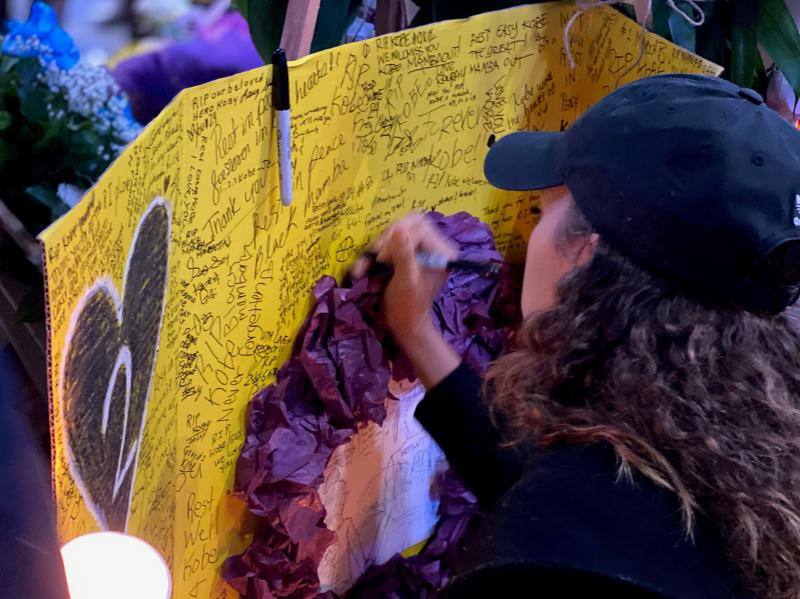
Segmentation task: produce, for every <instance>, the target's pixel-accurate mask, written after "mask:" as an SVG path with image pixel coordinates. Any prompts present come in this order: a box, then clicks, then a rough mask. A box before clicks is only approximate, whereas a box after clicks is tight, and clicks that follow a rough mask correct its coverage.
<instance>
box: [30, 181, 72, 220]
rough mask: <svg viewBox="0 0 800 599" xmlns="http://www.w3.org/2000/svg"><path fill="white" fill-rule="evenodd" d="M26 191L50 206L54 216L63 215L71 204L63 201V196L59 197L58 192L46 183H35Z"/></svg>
mask: <svg viewBox="0 0 800 599" xmlns="http://www.w3.org/2000/svg"><path fill="white" fill-rule="evenodd" d="M25 193H27V194H28V195H29V196H31V197H32V198H35V199H36V200H38V201H39V202H41V203H42V204H44V205H45V206H47V207H48V208H50V212H52V214H53V218H58V217H59V216H63V215H64V214H66V213H67V211H68V210H69V206H67V205H66V204H65V203H64V202H62V201H61V198H59V197H58V194H57V193H56V192H55V191H53V190H52V189H50V188H49V187H46V186H44V185H33V186H31V187H28V188H27V189H26V190H25Z"/></svg>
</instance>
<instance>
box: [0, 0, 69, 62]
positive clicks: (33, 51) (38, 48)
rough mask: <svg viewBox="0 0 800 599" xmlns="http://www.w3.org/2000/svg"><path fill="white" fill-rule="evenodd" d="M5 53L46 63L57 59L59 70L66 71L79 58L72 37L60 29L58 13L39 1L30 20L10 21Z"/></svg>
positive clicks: (4, 46)
mask: <svg viewBox="0 0 800 599" xmlns="http://www.w3.org/2000/svg"><path fill="white" fill-rule="evenodd" d="M37 41H38V42H39V43H36V42H37ZM2 52H3V54H8V55H9V56H19V57H32V56H39V57H41V58H42V59H44V60H54V61H55V63H56V64H57V65H58V68H60V69H63V70H65V71H66V70H69V69H71V68H72V67H74V66H75V63H77V62H78V59H79V58H80V54H79V53H78V49H77V48H76V47H75V43H74V42H73V41H72V38H71V37H70V36H69V34H68V33H67V32H66V31H64V30H63V29H61V27H59V26H58V19H57V18H56V13H55V11H54V10H53V9H52V7H51V6H49V5H48V4H45V3H44V2H38V1H37V2H34V3H33V6H31V14H30V16H29V17H28V20H27V21H25V22H22V21H9V22H8V35H7V36H6V39H5V41H4V42H3V48H2Z"/></svg>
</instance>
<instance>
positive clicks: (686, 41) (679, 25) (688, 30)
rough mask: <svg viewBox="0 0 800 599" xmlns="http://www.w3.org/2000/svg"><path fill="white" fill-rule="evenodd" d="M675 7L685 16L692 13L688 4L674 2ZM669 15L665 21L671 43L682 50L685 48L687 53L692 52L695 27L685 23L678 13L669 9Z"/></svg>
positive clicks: (694, 40) (684, 19) (692, 10)
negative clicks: (667, 25)
mask: <svg viewBox="0 0 800 599" xmlns="http://www.w3.org/2000/svg"><path fill="white" fill-rule="evenodd" d="M675 5H676V6H677V7H678V8H680V9H681V10H682V11H683V12H685V13H686V14H687V15H692V14H693V12H694V9H693V8H692V6H691V5H690V4H689V3H688V2H676V3H675ZM670 13H671V14H670V15H669V18H668V19H667V21H668V24H669V32H670V35H671V36H672V41H673V42H675V43H676V44H678V45H679V46H681V47H682V48H686V49H687V50H689V52H694V51H695V42H696V39H697V38H696V32H695V26H694V25H692V24H691V23H690V22H689V21H687V20H686V18H685V17H684V16H683V15H681V14H680V13H679V12H678V11H676V10H674V9H671V10H670Z"/></svg>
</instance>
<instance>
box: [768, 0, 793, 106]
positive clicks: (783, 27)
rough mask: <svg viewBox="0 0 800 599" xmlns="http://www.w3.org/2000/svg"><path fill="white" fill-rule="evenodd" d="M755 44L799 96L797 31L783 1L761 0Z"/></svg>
mask: <svg viewBox="0 0 800 599" xmlns="http://www.w3.org/2000/svg"><path fill="white" fill-rule="evenodd" d="M758 43H759V44H761V45H762V46H763V47H764V50H766V51H767V53H768V54H769V55H770V56H771V57H772V60H774V61H775V64H776V65H777V66H778V68H779V69H780V70H781V71H782V72H783V74H784V75H786V79H787V80H788V81H789V85H791V86H792V89H793V90H794V93H795V96H800V31H798V30H797V24H796V23H795V22H794V18H793V17H792V14H791V13H790V12H789V9H788V8H787V7H786V4H785V2H784V0H763V1H762V3H761V9H760V11H759V14H758Z"/></svg>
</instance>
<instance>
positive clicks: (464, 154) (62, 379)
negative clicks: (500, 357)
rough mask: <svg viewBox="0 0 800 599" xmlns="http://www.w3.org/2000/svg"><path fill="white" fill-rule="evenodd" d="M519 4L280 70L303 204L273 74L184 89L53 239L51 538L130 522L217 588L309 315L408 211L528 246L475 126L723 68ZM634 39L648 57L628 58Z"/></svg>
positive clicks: (605, 16)
mask: <svg viewBox="0 0 800 599" xmlns="http://www.w3.org/2000/svg"><path fill="white" fill-rule="evenodd" d="M573 10H574V9H573V8H572V6H571V5H569V4H564V3H554V4H544V5H536V6H526V7H520V8H516V9H510V10H507V11H502V12H498V13H491V14H485V15H480V16H477V17H473V18H471V19H468V20H464V21H453V22H447V23H441V24H436V25H433V26H429V27H423V28H419V29H414V30H409V31H405V32H400V33H397V34H393V35H389V36H385V37H381V38H376V39H371V40H367V41H364V42H359V43H356V44H350V45H346V46H342V47H338V48H334V49H332V50H329V51H325V52H321V53H318V54H314V55H312V56H309V57H307V58H305V59H302V60H299V61H296V62H294V63H292V64H291V65H290V80H291V93H292V98H291V99H292V128H293V129H292V131H293V144H292V157H293V162H294V190H295V192H294V196H295V201H294V203H293V204H292V205H291V206H289V207H284V206H282V205H281V203H280V199H279V197H278V191H277V190H278V172H277V167H276V148H275V127H274V115H273V111H272V107H271V94H270V91H271V88H270V86H271V69H270V68H269V67H265V68H263V69H259V70H256V71H251V72H248V73H244V74H241V75H238V76H235V77H231V78H228V79H223V80H220V81H216V82H213V83H211V84H208V85H205V86H202V87H198V88H194V89H191V90H187V91H185V92H183V93H182V94H181V95H180V96H179V97H178V98H177V99H176V100H175V101H174V102H173V103H172V104H171V105H170V106H169V107H168V108H167V109H166V110H165V111H164V112H163V113H162V114H161V115H160V116H159V117H158V118H157V119H156V120H155V121H154V122H153V123H152V124H151V125H150V126H149V127H148V128H147V129H146V131H145V132H144V133H143V134H142V135H141V136H140V137H139V138H138V139H137V140H136V141H135V142H134V143H133V144H132V145H131V146H130V147H129V148H128V149H127V150H126V151H125V153H124V154H123V155H122V157H121V158H120V159H118V160H117V161H116V162H115V163H114V165H113V166H112V167H111V168H110V169H109V170H108V172H107V173H106V174H105V175H104V176H103V177H102V179H101V180H100V181H99V183H98V184H97V185H96V187H95V188H94V189H92V190H91V191H90V192H89V194H88V195H87V197H86V198H85V199H84V200H83V201H82V202H81V203H80V204H79V205H78V206H77V207H76V208H75V209H74V210H72V211H71V212H70V213H69V214H67V215H66V216H65V217H64V218H63V219H61V220H60V221H58V222H57V223H56V224H54V225H53V226H52V227H51V228H49V229H48V230H47V231H45V232H44V233H43V234H42V236H41V238H42V241H43V242H44V246H45V254H46V276H47V305H48V310H49V349H50V351H49V360H50V364H49V373H50V391H51V394H52V400H53V412H52V413H53V440H54V455H53V465H54V473H55V474H54V476H55V486H56V495H57V502H58V519H59V529H60V535H61V538H62V539H63V540H65V541H66V540H68V539H71V538H73V537H75V536H77V535H80V534H83V533H86V532H90V531H93V530H97V529H100V528H111V529H114V530H127V531H129V532H130V533H132V534H135V535H138V536H140V537H142V538H144V539H146V540H147V541H149V542H150V543H152V544H153V545H154V546H155V547H156V548H157V549H158V550H159V551H160V552H161V553H162V554H163V555H164V556H165V558H166V559H167V561H168V563H169V565H170V568H171V570H172V574H173V588H174V592H173V595H174V597H177V598H181V599H182V598H185V597H203V598H215V599H222V598H230V599H233V597H234V596H235V594H234V593H233V592H232V591H231V590H230V589H228V588H227V587H226V586H225V585H224V583H223V582H222V581H221V580H220V579H219V576H218V572H219V568H220V566H221V565H222V562H223V561H224V559H225V558H226V557H227V556H228V555H230V554H231V553H234V552H238V551H240V550H241V549H242V548H243V547H244V546H245V545H246V543H247V524H246V521H245V520H244V519H243V512H244V510H243V506H242V505H241V504H240V503H239V502H238V500H236V499H235V498H233V497H231V496H230V489H231V487H232V480H233V472H234V467H235V461H236V458H237V455H238V452H239V449H240V446H241V443H242V441H243V425H242V423H243V417H244V410H245V409H246V406H247V403H248V401H249V400H250V398H251V397H252V396H253V395H254V393H255V392H256V391H258V390H259V389H261V388H262V387H264V386H265V385H267V384H269V383H270V382H272V380H273V378H274V374H275V371H276V369H277V368H278V367H279V366H280V364H281V363H282V362H283V361H284V359H285V358H286V357H287V356H288V354H289V349H290V344H291V342H292V340H293V338H294V335H295V333H296V331H297V329H298V327H299V325H300V323H301V322H302V320H303V319H304V317H305V315H306V314H307V312H308V309H309V306H310V302H311V296H310V288H311V286H312V285H313V283H314V282H315V281H316V280H317V279H318V278H319V277H320V276H321V275H323V274H331V275H333V276H337V277H338V276H341V275H342V273H343V272H344V270H345V269H346V268H347V267H348V265H349V264H350V263H351V262H352V261H353V259H354V258H355V256H356V255H357V254H358V253H359V252H360V251H361V249H362V248H364V246H365V245H366V244H367V243H368V241H369V240H370V239H371V238H372V237H373V236H374V235H375V234H376V233H378V232H379V231H380V230H381V229H383V228H384V227H385V226H386V225H387V224H389V223H390V222H391V221H392V220H393V219H395V218H397V217H399V216H401V215H403V214H405V213H407V212H409V211H411V210H429V209H436V210H439V211H442V212H444V213H452V212H456V211H459V210H468V211H470V212H471V213H473V214H474V215H476V216H478V217H479V218H481V219H483V220H485V221H486V222H488V223H489V224H491V226H492V228H493V229H494V231H495V234H496V236H497V240H498V243H499V246H500V248H501V250H502V251H504V252H505V253H506V255H508V256H509V257H510V258H511V259H519V258H520V257H521V255H522V253H523V250H524V245H525V240H526V236H527V234H528V232H529V231H530V229H531V228H532V226H533V224H534V222H535V219H536V215H535V210H534V209H533V208H534V206H535V200H536V199H535V197H533V196H531V195H530V194H514V193H505V192H500V191H497V190H493V189H491V188H490V187H489V186H488V184H487V183H486V182H485V181H484V179H483V176H482V163H483V158H484V156H485V153H486V150H487V142H488V141H489V139H490V138H491V137H492V136H501V135H504V134H506V133H509V132H511V131H517V130H521V129H531V130H533V129H536V130H542V129H547V130H559V129H565V128H566V127H568V126H569V125H570V124H571V123H572V122H574V121H575V119H576V118H577V117H578V116H579V115H580V114H581V113H582V111H583V110H585V109H586V107H587V106H589V105H591V104H592V103H593V102H595V101H597V100H598V99H600V98H601V97H603V96H604V95H606V94H607V93H609V92H610V91H612V90H613V89H614V88H615V87H617V86H619V85H621V84H623V83H625V82H627V81H630V80H633V79H636V78H641V77H644V76H647V75H652V74H657V73H664V72H698V73H710V74H716V73H717V72H718V70H717V68H716V67H715V66H714V65H712V64H709V63H706V62H704V61H702V60H701V59H699V58H697V57H696V56H693V55H691V54H689V53H687V52H685V51H683V50H681V49H679V48H677V47H675V46H672V45H670V44H669V43H667V42H665V41H663V40H661V39H659V38H657V37H654V36H651V35H647V36H646V38H644V39H643V35H644V34H643V31H642V29H641V28H640V27H638V26H637V25H636V24H635V23H633V22H632V21H629V20H627V19H625V18H624V17H623V16H621V15H620V14H618V13H616V12H614V11H613V10H611V9H607V8H601V9H597V10H593V11H591V12H588V13H586V14H584V15H582V16H581V17H580V18H579V19H577V21H576V22H575V24H574V26H573V28H572V29H571V32H570V41H569V43H570V50H571V54H572V56H573V57H574V59H575V68H574V69H571V68H570V66H569V64H568V60H567V54H566V51H565V48H564V45H563V44H564V42H563V31H564V27H565V25H566V23H567V21H568V20H569V18H570V16H571V15H572V13H573ZM640 54H641V59H640V60H639V57H640Z"/></svg>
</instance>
